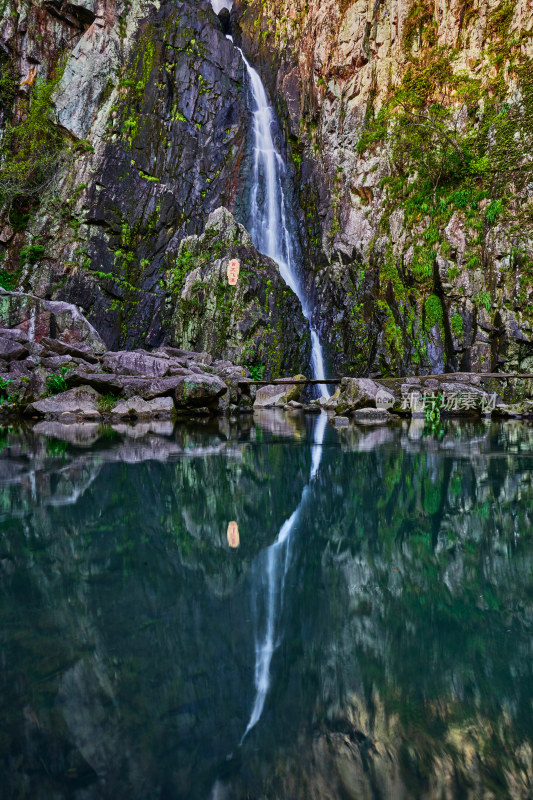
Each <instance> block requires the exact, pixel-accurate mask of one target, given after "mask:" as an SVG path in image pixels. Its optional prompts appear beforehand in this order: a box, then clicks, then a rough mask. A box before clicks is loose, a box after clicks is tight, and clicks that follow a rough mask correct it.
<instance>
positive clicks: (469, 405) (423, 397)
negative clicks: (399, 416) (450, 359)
mask: <svg viewBox="0 0 533 800" xmlns="http://www.w3.org/2000/svg"><path fill="white" fill-rule="evenodd" d="M438 397H439V394H437V393H436V392H424V393H423V394H420V392H410V393H408V394H407V393H403V394H402V411H411V412H412V413H413V414H423V413H424V412H425V411H426V407H427V406H428V404H430V403H435V401H437V400H438ZM440 397H441V398H442V401H441V405H440V410H441V411H443V412H448V413H458V412H461V411H474V410H475V411H477V410H479V411H481V413H482V414H488V413H490V412H491V411H494V409H495V408H496V403H497V400H498V395H497V394H496V392H494V393H493V394H485V393H484V392H483V393H482V392H460V391H457V392H441V393H440Z"/></svg>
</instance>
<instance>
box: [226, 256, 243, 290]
mask: <svg viewBox="0 0 533 800" xmlns="http://www.w3.org/2000/svg"><path fill="white" fill-rule="evenodd" d="M240 270H241V262H240V261H239V259H238V258H232V259H231V261H230V262H229V264H228V283H229V285H230V286H237V281H238V280H239V272H240Z"/></svg>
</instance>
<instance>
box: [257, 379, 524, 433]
mask: <svg viewBox="0 0 533 800" xmlns="http://www.w3.org/2000/svg"><path fill="white" fill-rule="evenodd" d="M302 379H304V378H303V376H302V375H296V376H295V377H294V378H293V379H292V380H293V381H295V383H292V384H291V383H289V382H287V383H286V384H284V385H280V384H272V385H269V386H263V387H262V388H261V389H259V390H258V391H257V393H256V399H255V403H254V408H255V409H261V408H282V409H284V410H285V411H294V410H303V411H306V412H319V411H320V410H321V409H323V410H324V411H326V412H327V413H328V414H329V416H330V417H331V420H332V422H333V424H334V425H335V426H336V427H343V426H346V425H348V424H349V422H350V419H352V420H353V421H355V422H358V423H361V424H365V425H367V424H373V423H374V424H375V423H383V422H388V421H391V420H393V419H394V417H398V416H402V417H411V416H413V417H415V418H416V417H425V416H426V411H427V410H429V411H430V412H431V411H432V412H434V413H435V412H437V414H436V415H438V416H439V417H440V416H441V415H442V416H469V417H472V416H474V417H475V416H481V415H484V416H493V417H533V379H531V378H528V377H527V376H524V377H521V376H520V377H512V378H508V377H507V376H503V375H502V376H498V375H480V374H476V373H455V374H445V375H422V376H414V377H408V378H407V377H404V378H381V379H380V380H379V381H378V380H370V379H369V378H342V379H341V381H340V384H339V385H338V387H337V388H336V390H335V392H334V394H332V395H331V397H329V398H325V397H322V398H320V399H315V400H310V401H309V402H308V403H307V404H305V403H304V402H302V397H303V396H305V392H304V386H303V385H302V384H301V383H297V381H300V380H302ZM304 380H305V379H304Z"/></svg>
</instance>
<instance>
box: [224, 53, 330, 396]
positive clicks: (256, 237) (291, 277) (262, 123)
mask: <svg viewBox="0 0 533 800" xmlns="http://www.w3.org/2000/svg"><path fill="white" fill-rule="evenodd" d="M237 49H238V50H239V52H240V54H241V56H242V59H243V62H244V65H245V67H246V71H247V73H248V78H249V81H250V90H251V93H252V98H253V102H254V108H253V111H252V113H253V121H254V167H253V169H254V172H253V186H252V195H251V203H250V218H251V226H250V235H251V237H252V240H253V243H254V245H255V246H256V247H257V249H258V250H259V251H260V252H261V253H264V255H266V256H269V257H270V258H272V259H273V260H274V261H276V262H277V264H278V266H279V271H280V275H281V277H282V278H283V280H284V281H285V283H286V284H287V286H288V287H289V288H290V289H292V291H293V292H294V294H295V295H296V296H297V297H298V300H299V301H300V304H301V306H302V311H303V314H304V317H305V318H306V320H307V321H308V322H309V326H310V329H311V345H312V350H311V359H312V363H311V368H312V371H313V378H315V379H316V380H324V379H325V377H326V375H325V371H324V355H323V352H322V345H321V344H320V339H319V336H318V332H317V331H316V329H315V328H314V327H313V323H312V312H311V308H310V307H309V304H308V302H307V298H306V296H305V292H304V290H303V287H302V285H301V282H300V278H299V276H298V271H297V267H296V264H295V258H294V248H293V246H292V241H291V233H290V230H289V225H288V219H287V216H288V206H287V202H286V199H285V191H284V188H283V177H284V175H285V172H286V165H285V162H284V160H283V157H282V155H281V153H280V152H279V150H278V149H277V148H276V145H275V143H274V139H273V136H272V130H273V128H274V125H275V119H274V112H273V110H272V107H271V106H270V104H269V102H268V98H267V94H266V91H265V87H264V86H263V82H262V81H261V78H260V76H259V73H258V72H257V71H256V70H255V69H254V68H253V67H252V66H251V64H250V63H249V62H248V60H247V59H246V57H245V56H244V54H243V52H242V50H241V49H240V48H237ZM318 388H319V392H320V394H321V395H323V396H325V397H329V392H328V389H327V386H326V384H325V383H321V384H319V387H318Z"/></svg>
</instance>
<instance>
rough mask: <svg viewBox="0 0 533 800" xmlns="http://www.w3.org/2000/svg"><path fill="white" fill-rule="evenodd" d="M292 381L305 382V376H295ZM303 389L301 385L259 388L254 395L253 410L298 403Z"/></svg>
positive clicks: (276, 385) (274, 385)
mask: <svg viewBox="0 0 533 800" xmlns="http://www.w3.org/2000/svg"><path fill="white" fill-rule="evenodd" d="M293 380H299V381H305V380H306V378H305V375H295V376H294V377H293ZM304 389H305V384H303V383H297V384H294V383H290V382H288V381H287V383H286V384H283V385H282V384H279V383H278V384H271V385H270V386H261V387H260V388H259V389H257V392H256V395H255V402H254V408H273V407H274V408H277V407H281V408H283V406H286V405H288V404H289V403H290V402H292V401H293V400H294V401H295V402H298V401H299V400H300V397H301V396H302V393H303V391H304Z"/></svg>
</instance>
